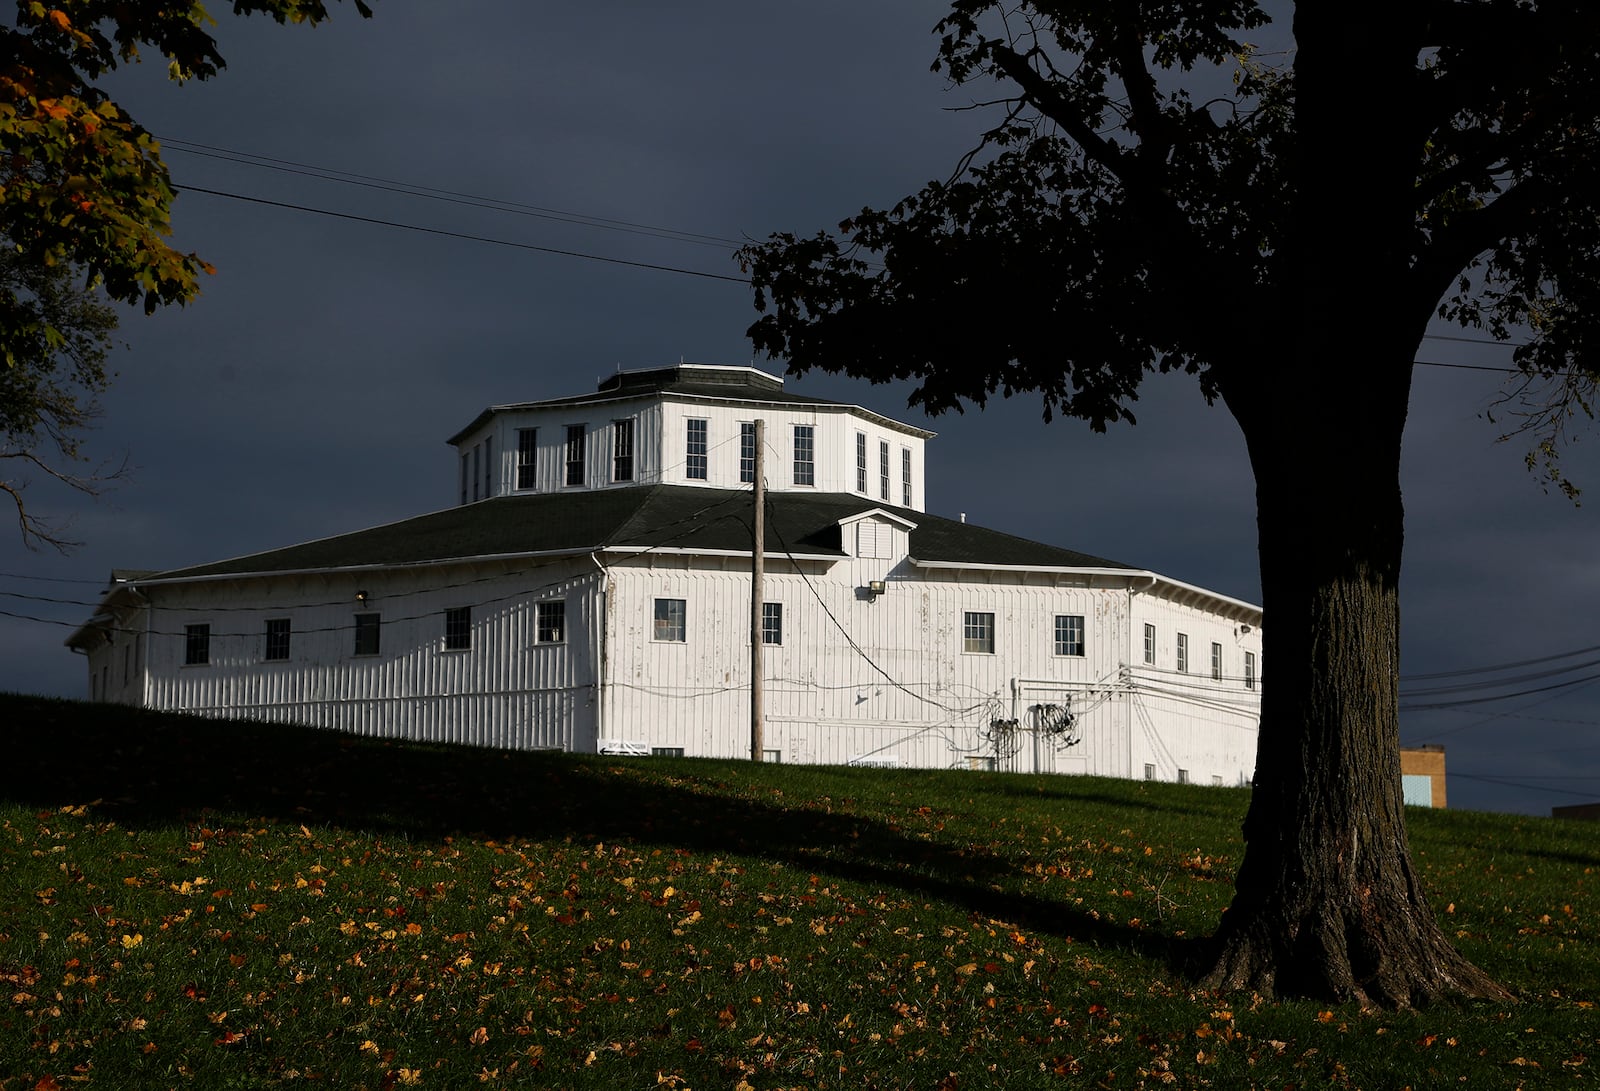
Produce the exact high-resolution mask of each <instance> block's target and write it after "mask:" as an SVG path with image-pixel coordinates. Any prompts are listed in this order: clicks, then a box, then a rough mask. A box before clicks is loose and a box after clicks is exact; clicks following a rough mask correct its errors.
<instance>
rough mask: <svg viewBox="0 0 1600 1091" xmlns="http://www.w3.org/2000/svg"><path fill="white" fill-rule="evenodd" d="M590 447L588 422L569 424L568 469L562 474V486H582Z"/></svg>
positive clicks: (567, 444)
mask: <svg viewBox="0 0 1600 1091" xmlns="http://www.w3.org/2000/svg"><path fill="white" fill-rule="evenodd" d="M588 447H589V426H588V425H587V424H569V425H567V443H566V470H565V472H564V473H563V474H562V477H561V480H562V488H574V487H576V488H582V487H583V484H584V481H585V478H586V474H587V467H586V466H585V465H584V464H585V462H586V461H587V457H586V456H587V454H588Z"/></svg>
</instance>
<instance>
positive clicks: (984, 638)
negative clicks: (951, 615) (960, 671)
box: [961, 610, 994, 655]
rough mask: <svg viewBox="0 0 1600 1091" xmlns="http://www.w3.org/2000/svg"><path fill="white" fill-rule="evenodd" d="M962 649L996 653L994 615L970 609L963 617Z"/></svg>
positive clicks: (989, 653) (986, 653)
mask: <svg viewBox="0 0 1600 1091" xmlns="http://www.w3.org/2000/svg"><path fill="white" fill-rule="evenodd" d="M961 650H962V651H964V652H978V653H982V654H984V655H993V654H994V615H993V614H988V613H978V612H976V611H973V610H968V611H967V612H966V613H965V614H964V615H963V616H962V618H961Z"/></svg>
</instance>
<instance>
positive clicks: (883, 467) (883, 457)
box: [878, 439, 889, 504]
mask: <svg viewBox="0 0 1600 1091" xmlns="http://www.w3.org/2000/svg"><path fill="white" fill-rule="evenodd" d="M878 499H879V500H882V501H883V502H884V503H885V504H887V503H888V502H889V441H888V440H886V439H880V440H879V441H878Z"/></svg>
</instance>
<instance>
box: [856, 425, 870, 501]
mask: <svg viewBox="0 0 1600 1091" xmlns="http://www.w3.org/2000/svg"><path fill="white" fill-rule="evenodd" d="M866 491H867V434H866V433H865V432H857V433H856V492H859V493H864V492H866Z"/></svg>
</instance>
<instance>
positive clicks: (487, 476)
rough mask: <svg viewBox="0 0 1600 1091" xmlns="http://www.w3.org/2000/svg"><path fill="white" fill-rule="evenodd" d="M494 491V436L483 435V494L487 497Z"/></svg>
mask: <svg viewBox="0 0 1600 1091" xmlns="http://www.w3.org/2000/svg"><path fill="white" fill-rule="evenodd" d="M494 493H495V488H494V437H493V436H485V437H483V496H484V499H486V500H487V499H488V498H489V497H491V496H493V495H494Z"/></svg>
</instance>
